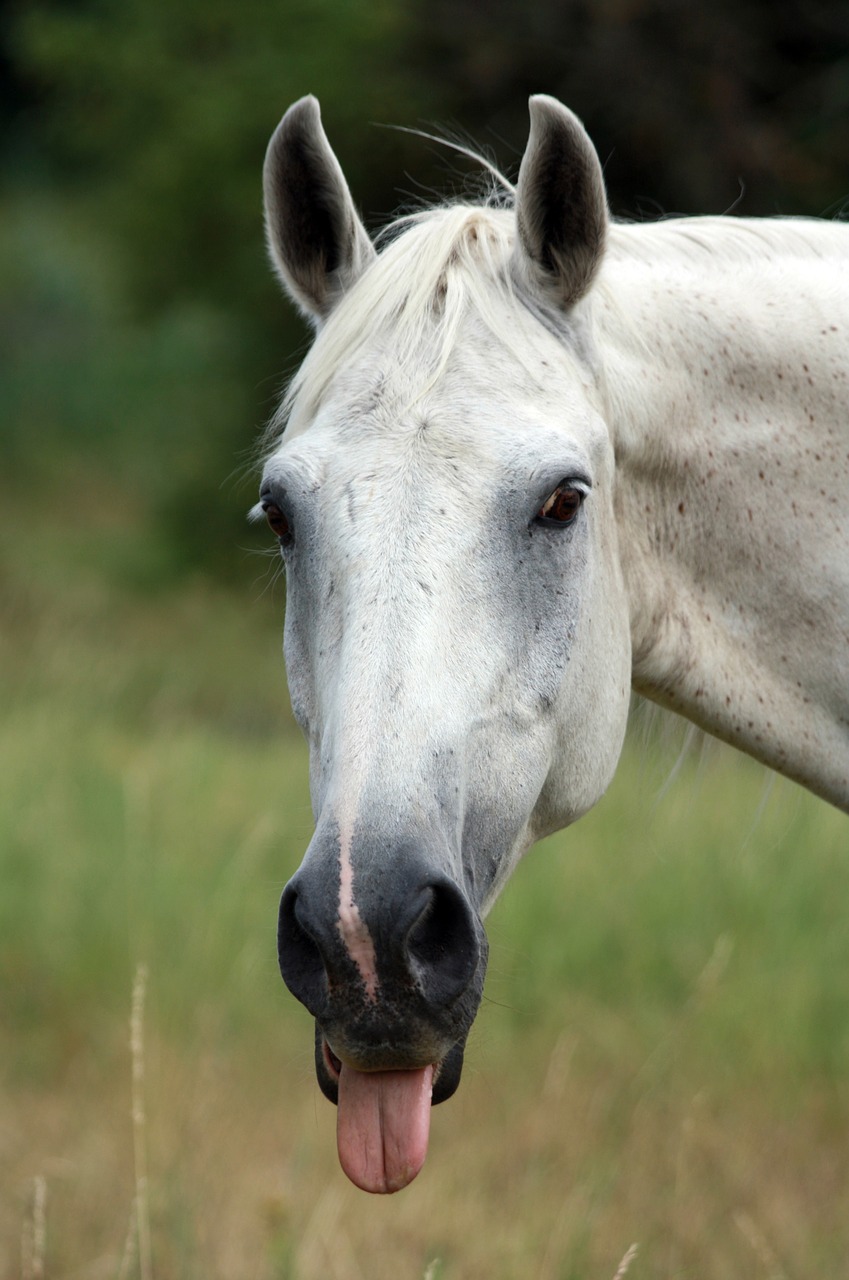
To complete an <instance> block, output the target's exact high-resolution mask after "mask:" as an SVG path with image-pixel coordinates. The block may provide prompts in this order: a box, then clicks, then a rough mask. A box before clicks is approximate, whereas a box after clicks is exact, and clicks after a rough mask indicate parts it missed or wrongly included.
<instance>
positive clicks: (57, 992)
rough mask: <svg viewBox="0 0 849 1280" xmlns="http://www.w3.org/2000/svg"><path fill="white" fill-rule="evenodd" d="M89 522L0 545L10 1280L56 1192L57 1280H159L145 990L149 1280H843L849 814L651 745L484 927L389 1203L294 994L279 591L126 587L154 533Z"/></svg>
mask: <svg viewBox="0 0 849 1280" xmlns="http://www.w3.org/2000/svg"><path fill="white" fill-rule="evenodd" d="M76 494H77V496H76V498H75V500H74V503H75V505H73V507H72V508H71V507H70V506H68V507H64V508H62V509H57V508H56V507H55V505H53V506H51V510H50V511H49V512H47V513H45V512H44V511H43V510H42V511H40V512H39V514H38V518H36V519H34V518H33V515H32V511H33V509H34V508H33V506H32V505H31V502H30V501H29V500H28V501H27V503H26V505H25V504H24V500H23V498H22V497H21V496H20V495H17V496H13V495H12V494H8V493H7V494H5V495H4V501H3V503H2V509H3V515H2V518H0V525H1V526H2V527H0V534H2V539H3V547H4V552H3V560H2V564H0V589H2V600H3V612H4V617H3V628H2V654H1V655H0V701H2V706H3V716H2V724H0V776H2V788H0V886H2V888H0V1275H2V1276H3V1277H6V1276H9V1277H12V1276H16V1275H18V1274H19V1273H21V1268H22V1266H23V1272H22V1273H23V1274H24V1275H27V1274H30V1275H35V1274H36V1273H37V1272H38V1270H39V1265H40V1264H39V1261H38V1259H36V1261H35V1263H33V1262H32V1261H28V1260H27V1259H28V1257H29V1255H30V1254H31V1252H32V1244H31V1236H32V1230H33V1213H34V1204H35V1201H36V1199H37V1200H38V1205H37V1206H36V1208H35V1218H36V1227H37V1228H38V1231H37V1234H40V1232H41V1225H40V1224H41V1223H42V1222H43V1223H44V1230H45V1232H46V1237H45V1243H44V1245H43V1247H42V1245H40V1244H39V1245H38V1246H37V1251H41V1252H43V1257H44V1274H46V1275H47V1276H49V1277H57V1278H58V1277H66V1278H67V1280H71V1278H72V1277H73V1278H77V1280H82V1278H83V1277H90V1278H91V1280H98V1278H100V1277H116V1278H118V1277H121V1276H124V1277H128V1276H135V1275H137V1274H139V1264H138V1261H137V1259H136V1258H135V1257H134V1256H133V1254H132V1250H131V1253H130V1255H128V1256H126V1257H125V1247H126V1241H127V1236H128V1228H129V1224H130V1218H131V1210H132V1205H133V1198H134V1194H135V1172H134V1169H135V1165H134V1161H135V1158H136V1154H137V1152H134V1145H133V1121H132V1117H131V1096H132V1094H131V1061H130V1047H129V1017H130V998H131V990H132V986H133V978H134V974H135V972H136V969H137V966H138V965H139V964H140V963H143V964H144V965H146V966H147V972H148V996H147V1002H146V1007H145V1048H144V1066H145V1078H144V1101H145V1109H146V1121H145V1125H144V1145H145V1151H146V1159H147V1172H148V1195H149V1218H150V1226H151V1246H150V1260H151V1265H152V1275H154V1276H155V1277H157V1280H194V1278H197V1280H201V1278H204V1280H212V1278H218V1277H221V1280H390V1278H391V1280H400V1278H403V1277H416V1278H418V1277H422V1276H424V1274H425V1272H426V1271H428V1274H429V1276H430V1277H431V1280H515V1278H522V1280H524V1278H525V1277H534V1278H535V1280H536V1278H538V1280H612V1278H613V1276H614V1274H615V1273H616V1270H617V1267H618V1265H619V1263H620V1261H621V1259H622V1258H623V1256H624V1255H625V1253H626V1251H627V1250H628V1249H629V1247H630V1246H631V1244H632V1243H635V1242H636V1243H637V1245H638V1252H637V1254H636V1257H635V1258H634V1259H633V1261H632V1262H631V1264H630V1266H629V1268H628V1276H629V1278H630V1277H643V1278H648V1277H650V1278H651V1280H655V1278H656V1277H658V1278H659V1277H663V1278H664V1280H671V1278H672V1277H685V1276H686V1277H698V1278H699V1280H728V1278H729V1277H734V1278H736V1277H740V1278H746V1280H754V1278H757V1277H764V1278H765V1280H766V1278H767V1277H769V1278H771V1280H776V1278H777V1277H786V1278H787V1280H799V1278H800V1277H810V1278H811V1280H814V1278H816V1280H835V1278H839V1277H847V1276H849V825H847V822H846V819H845V818H844V817H842V816H841V815H839V814H838V813H837V812H836V811H834V810H832V809H830V808H829V807H828V806H826V805H824V804H822V803H820V802H818V801H816V800H814V799H812V798H811V797H809V796H807V795H805V794H803V793H802V792H801V791H799V790H798V789H797V788H795V787H793V786H791V785H790V784H786V783H784V782H781V781H778V780H772V779H770V778H769V777H768V776H767V775H766V774H765V773H764V772H763V771H762V770H760V769H759V768H757V767H756V766H754V765H753V764H751V763H750V762H748V761H747V760H745V759H743V758H742V757H740V756H737V755H734V754H732V753H730V752H726V751H725V750H724V749H719V748H716V747H712V746H711V747H704V746H703V745H700V744H699V743H697V744H696V745H695V746H694V747H693V748H692V749H691V750H690V751H688V752H687V753H686V754H685V756H684V758H683V760H682V761H681V762H680V767H678V768H677V770H676V768H675V766H676V761H678V757H679V751H680V746H681V741H682V735H681V734H680V733H679V732H678V731H677V730H676V729H675V728H674V727H673V728H669V727H668V722H665V721H664V722H663V725H662V726H661V729H660V730H659V731H658V729H657V728H655V729H652V730H650V731H648V732H647V733H644V732H643V730H642V728H641V726H640V724H639V723H638V724H637V725H636V727H635V730H634V732H633V733H632V735H631V740H630V742H629V745H628V748H627V751H626V754H625V757H624V759H623V762H622V766H621V768H620V771H619V774H618V777H617V779H616V782H615V784H614V785H613V787H612V788H611V790H610V792H609V794H608V796H607V797H606V798H605V800H604V801H603V802H602V803H601V804H600V805H599V806H598V808H597V809H596V810H595V811H594V812H593V813H592V814H591V815H589V816H588V817H587V818H586V819H585V820H583V821H582V822H581V823H580V824H579V825H578V826H576V827H575V828H574V829H573V830H572V831H570V832H567V833H565V834H563V835H562V836H558V837H557V838H554V839H551V840H549V841H547V842H546V843H545V845H544V846H541V847H539V848H538V849H536V850H534V851H533V852H532V853H531V854H530V855H529V857H528V859H527V861H526V863H525V865H524V866H523V867H521V868H520V869H519V871H518V872H517V874H516V876H515V877H514V881H513V883H512V884H511V886H510V887H509V889H508V891H507V893H506V894H505V896H504V898H503V899H502V901H501V903H500V904H499V905H498V907H497V908H496V910H495V912H494V915H493V917H492V920H491V928H490V936H491V945H492V958H491V966H490V975H489V980H488V985H487V998H486V1000H485V1003H484V1005H483V1008H482V1010H481V1013H480V1015H479V1018H478V1022H477V1024H476V1028H475V1030H474V1032H473V1035H472V1038H471V1041H470V1047H469V1051H468V1054H467V1067H466V1071H465V1076H464V1080H463V1084H462V1086H461V1089H460V1091H459V1093H458V1094H457V1095H456V1097H455V1098H454V1099H453V1100H451V1101H450V1102H448V1103H447V1104H445V1106H444V1107H440V1108H438V1109H437V1110H436V1112H435V1114H434V1124H433V1133H432V1139H431V1151H430V1156H429V1159H428V1162H427V1164H426V1166H425V1169H424V1171H423V1173H422V1175H421V1176H420V1178H419V1179H418V1180H417V1182H416V1183H415V1184H414V1185H413V1186H412V1187H411V1188H409V1190H407V1191H405V1192H403V1193H402V1194H401V1195H399V1196H397V1197H393V1198H390V1199H388V1200H378V1199H371V1198H368V1197H366V1196H364V1195H363V1194H362V1193H360V1192H358V1191H356V1190H355V1189H354V1188H353V1187H351V1186H350V1185H348V1184H347V1183H346V1181H345V1179H344V1177H343V1175H342V1174H341V1172H340V1171H339V1169H338V1166H337V1163H336V1155H335V1140H334V1123H335V1113H334V1111H333V1108H332V1107H330V1105H329V1104H327V1103H326V1102H325V1101H324V1100H323V1099H322V1098H321V1097H320V1096H319V1094H318V1092H317V1089H316V1086H315V1083H314V1078H313V1069H312V1047H311V1046H312V1029H311V1023H310V1019H309V1018H308V1016H307V1015H306V1014H305V1013H304V1012H303V1011H302V1010H300V1009H299V1008H298V1007H297V1006H296V1005H295V1003H294V1002H293V1001H292V999H291V998H290V997H289V996H288V995H287V993H286V992H285V989H284V988H283V985H282V983H281V981H280V979H279V977H278V974H277V970H276V960H275V946H274V932H275V924H276V907H277V899H278V895H279V892H280V889H281V887H282V885H283V883H284V882H285V880H286V878H287V877H288V875H289V874H290V873H291V872H292V871H293V869H294V868H295V867H296V865H297V864H298V862H299V859H300V856H301V853H302V851H303V849H304V847H305V845H306V843H307V841H308V839H309V835H310V831H311V815H310V812H309V807H308V801H307V789H306V751H305V748H304V746H303V744H302V742H301V740H300V736H299V734H298V732H297V730H296V728H295V727H294V725H293V723H292V720H291V717H290V715H289V712H288V708H287V702H286V695H285V688H284V684H283V672H282V663H281V660H280V657H279V630H280V623H281V617H282V604H283V601H282V588H281V587H280V586H279V585H278V586H274V585H273V584H272V583H271V581H270V575H269V573H268V572H267V570H266V567H265V563H264V562H262V561H258V560H257V559H256V558H251V557H247V556H246V557H245V571H244V588H243V590H241V591H239V590H229V591H226V590H224V589H222V588H217V587H214V586H212V585H210V584H209V583H207V582H204V581H201V580H198V581H194V582H190V583H183V584H182V585H181V586H180V587H179V588H175V587H171V588H169V589H168V590H165V589H163V590H159V591H153V590H149V591H147V592H146V593H145V592H144V591H142V590H140V589H139V588H138V586H136V587H135V588H134V589H132V590H131V589H129V588H127V587H124V586H122V583H121V575H120V566H121V564H122V562H123V561H122V557H124V558H126V557H129V556H131V555H135V554H136V551H135V550H134V546H135V540H136V538H137V537H140V536H141V534H140V531H139V530H137V529H135V528H134V527H133V524H132V521H131V520H130V519H129V517H128V514H127V511H126V508H125V504H122V503H117V502H116V503H115V504H114V506H113V507H110V506H109V502H108V500H104V497H103V492H102V491H101V490H98V496H97V501H89V500H88V498H87V495H86V493H85V491H84V487H83V488H81V487H80V485H77V486H76ZM35 509H36V510H37V508H35ZM45 516H47V517H48V518H46V519H45ZM673 773H674V777H671V775H672V774H673ZM37 1189H38V1191H37ZM22 1251H23V1254H24V1255H25V1256H24V1260H23V1263H22V1262H21V1257H22ZM122 1260H123V1261H122Z"/></svg>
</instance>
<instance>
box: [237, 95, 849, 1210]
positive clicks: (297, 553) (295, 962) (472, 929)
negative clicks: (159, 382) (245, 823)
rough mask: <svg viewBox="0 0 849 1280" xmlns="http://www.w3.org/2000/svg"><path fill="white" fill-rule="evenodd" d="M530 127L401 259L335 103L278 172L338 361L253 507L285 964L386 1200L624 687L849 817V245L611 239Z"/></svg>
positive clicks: (292, 120)
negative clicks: (264, 550)
mask: <svg viewBox="0 0 849 1280" xmlns="http://www.w3.org/2000/svg"><path fill="white" fill-rule="evenodd" d="M530 114H531V130H530V137H529V141H528V145H527V149H526V152H525V155H524V158H523V160H522V165H521V169H520V173H519V179H518V184H517V187H516V188H515V190H514V189H513V188H512V187H510V185H509V184H508V183H506V181H504V180H502V181H501V187H502V194H501V196H500V197H495V196H494V197H493V198H492V199H491V201H490V202H489V203H488V204H482V205H465V204H454V205H448V206H445V207H439V208H433V209H430V210H428V211H426V212H423V213H419V214H416V215H414V216H411V217H407V218H402V219H399V220H398V221H397V222H396V223H394V224H393V225H392V226H391V227H390V228H389V229H388V230H387V232H385V233H384V234H383V236H382V237H381V242H380V246H379V251H378V248H376V247H375V245H374V244H373V243H372V241H371V239H370V238H369V236H368V235H367V233H366V231H365V229H364V228H363V225H362V223H361V221H360V218H359V216H358V215H357V213H356V211H355V208H354V205H353V201H352V199H351V195H350V192H349V190H348V186H347V184H346V181H345V178H344V175H343V173H342V171H341V169H340V167H339V164H338V162H337V160H336V158H335V156H334V154H333V152H332V150H331V149H330V146H329V144H328V141H327V139H326V136H325V134H324V131H323V129H322V125H321V120H320V115H319V108H318V104H317V102H316V101H315V99H314V98H304V99H302V100H301V101H300V102H297V103H296V104H295V105H294V106H293V107H291V108H290V110H289V111H288V112H287V113H286V115H285V116H284V118H283V120H282V121H281V123H280V125H279V126H278V128H277V130H276V132H275V134H274V136H273V137H272V140H271V143H270V145H269V149H268V154H267V157H266V163H265V175H264V180H265V208H266V225H267V233H268V242H269V247H270V252H271V256H272V259H273V262H274V264H275V267H276V269H277V271H278V273H279V275H280V277H281V279H282V281H283V284H284V286H285V288H286V290H287V292H288V293H289V294H290V296H291V297H292V298H293V299H294V300H295V302H296V303H297V304H298V305H299V306H300V307H301V308H302V310H303V311H304V312H305V313H306V314H307V315H308V316H309V317H310V319H311V320H312V321H313V323H314V325H315V328H316V330H317V333H316V338H315V342H314V344H313V346H312V348H311V350H310V352H309V354H308V355H307V357H306V359H305V361H304V363H303V365H302V367H301V369H300V371H299V372H298V373H297V375H296V376H295V378H294V379H293V381H292V384H291V386H290V388H289V391H288V393H287V396H286V398H285V401H284V403H283V405H282V406H281V409H280V411H279V413H278V415H277V417H276V419H275V423H274V424H273V431H272V437H273V440H272V444H271V446H270V448H269V451H268V455H267V458H266V463H265V468H264V473H263V478H262V485H261V497H260V504H259V507H258V508H257V512H258V513H261V512H264V513H265V516H266V518H267V519H268V522H269V524H270V526H271V528H272V530H273V531H274V533H275V534H276V536H277V538H278V540H279V543H280V547H281V554H282V556H283V560H284V562H285V566H286V576H287V604H286V623H285V653H286V664H287V670H288V678H289V688H290V693H291V697H292V705H293V708H294V712H295V715H296V717H297V719H298V721H299V723H300V724H301V726H302V728H303V730H304V733H305V734H306V736H307V739H308V741H309V748H310V786H311V793H312V804H313V810H314V813H315V819H316V830H315V835H314V837H313V839H312V841H311V843H310V845H309V848H308V849H307V852H306V854H305V857H304V860H303V863H302V865H301V867H300V869H299V870H298V872H297V873H296V875H295V876H294V877H293V879H292V880H291V881H290V883H289V884H288V885H287V886H286V888H285V890H284V893H283V897H282V900H281V904H280V915H279V931H278V952H279V960H280V968H281V972H282V975H283V978H284V980H285V981H286V983H287V985H288V986H289V988H290V990H291V991H292V992H293V994H294V995H295V996H297V998H298V999H299V1000H301V1001H302V1002H303V1003H304V1004H305V1005H306V1007H307V1008H308V1009H309V1010H310V1012H311V1013H312V1014H313V1016H314V1017H315V1020H316V1069H317V1074H318V1080H319V1084H320V1086H321V1088H322V1090H323V1091H324V1093H325V1094H326V1095H327V1096H328V1097H329V1098H331V1099H332V1100H333V1101H335V1102H338V1108H339V1112H338V1146H339V1155H340V1159H341V1162H342V1165H343V1167H344V1169H345V1171H346V1172H347V1173H348V1175H349V1176H350V1177H351V1178H352V1179H353V1181H354V1182H356V1183H357V1184H358V1185H359V1186H361V1187H363V1188H364V1189H366V1190H369V1191H382V1192H386V1191H395V1190H397V1189H399V1188H400V1187H402V1186H405V1185H406V1184H407V1183H408V1182H409V1181H411V1179H412V1178H413V1177H415V1175H416V1174H417V1172H418V1171H419V1169H420V1168H421V1165H422V1163H423V1161H424V1158H425V1154H426V1150H427V1140H428V1127H429V1120H430V1108H431V1105H432V1103H435V1102H439V1101H442V1100H443V1099H445V1098H447V1097H449V1096H450V1095H451V1093H452V1092H453V1091H454V1090H455V1089H456V1087H457V1084H458V1082H459V1078H460V1073H461V1069H462V1062H463V1051H464V1045H465V1042H466V1037H467V1035H468V1032H469V1029H470V1027H471V1024H472V1021H473V1019H474V1017H475V1014H476V1011H477V1008H478V1005H479V1003H480V999H481V993H482V988H483V980H484V973H485V968H486V953H487V947H486V935H485V932H484V928H483V924H482V920H483V918H484V917H485V915H486V912H487V910H488V908H489V906H490V905H491V904H492V902H493V901H494V899H495V897H496V896H497V894H498V893H499V891H500V889H501V888H502V886H503V885H504V884H505V882H506V881H507V879H508V877H509V875H510V873H511V871H512V869H513V867H514V866H515V865H516V863H517V862H518V860H519V859H520V858H521V856H522V854H523V853H524V852H525V851H526V850H527V849H528V847H529V846H530V845H531V844H532V843H533V842H534V841H535V840H537V839H539V838H540V837H542V836H544V835H546V834H548V833H550V832H552V831H554V830H557V829H559V828H561V827H564V826H566V825H568V824H569V823H571V822H573V821H574V820H575V819H576V818H578V817H580V815H581V814H582V813H584V812H586V810H587V809H588V808H590V806H592V805H593V804H594V803H595V802H596V801H597V800H598V799H599V797H600V796H601V795H602V793H603V792H604V790H605V788H606V787H607V785H608V783H609V781H610V779H611V777H612V775H613V772H614V770H615V768H616V764H617V760H618V757H619V753H620V750H621V746H622V741H623V736H624V732H625V724H626V719H627V714H628V706H629V698H630V691H631V688H632V687H633V688H635V689H636V690H638V691H639V692H640V693H642V694H644V695H646V696H647V697H649V698H652V699H654V700H655V701H657V702H659V703H660V704H662V705H663V706H665V707H669V708H672V709H673V710H675V711H677V712H679V713H681V714H683V715H684V716H686V717H688V718H689V719H690V720H692V721H694V722H695V723H696V724H698V725H700V726H701V727H702V728H703V729H705V730H707V731H708V732H709V733H712V734H715V735H716V736H718V737H720V738H722V739H724V740H726V741H727V742H730V743H733V744H734V745H735V746H737V747H739V748H740V749H742V750H744V751H746V752H748V753H750V754H751V755H753V756H755V757H757V758H758V759H760V760H762V761H763V762H765V763H766V764H768V765H770V766H771V767H773V768H774V769H777V770H779V771H780V772H782V773H784V774H786V775H787V776H789V777H791V778H794V779H796V780H797V781H799V782H801V783H802V784H804V785H805V786H807V787H809V788H810V789H811V790H812V791H814V792H816V793H817V794H819V795H820V796H823V797H825V798H826V799H827V800H830V801H831V802H832V803H834V804H836V805H838V806H840V807H842V808H844V809H849V676H848V675H847V672H849V514H847V510H848V509H849V426H847V400H848V399H849V382H848V380H849V344H848V343H847V335H849V229H847V228H844V227H843V226H841V225H839V224H833V223H821V222H813V221H811V222H808V221H793V220H776V221H763V222H761V221H746V220H740V219H733V218H697V219H676V220H670V221H668V222H664V223H659V224H656V225H651V226H648V225H643V226H626V225H616V224H613V223H611V221H610V219H609V216H608V211H607V203H606V197H605V191H604V184H603V180H602V174H601V168H600V165H599V161H598V158H597V155H596V153H595V150H594V149H593V146H592V144H591V142H590V140H589V138H588V137H587V135H586V133H585V131H584V129H583V127H582V126H581V124H580V123H579V121H578V120H577V119H576V117H575V116H574V115H572V113H571V112H569V111H568V110H567V109H566V108H565V107H563V106H562V105H561V104H560V103H558V102H556V101H555V100H554V99H552V98H548V97H543V96H540V97H534V98H532V99H531V103H530Z"/></svg>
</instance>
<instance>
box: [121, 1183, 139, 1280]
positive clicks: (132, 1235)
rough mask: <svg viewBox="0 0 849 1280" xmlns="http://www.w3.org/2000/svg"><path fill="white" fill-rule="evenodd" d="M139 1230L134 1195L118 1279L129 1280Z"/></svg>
mask: <svg viewBox="0 0 849 1280" xmlns="http://www.w3.org/2000/svg"><path fill="white" fill-rule="evenodd" d="M137 1232H138V1227H137V1223H136V1201H135V1197H133V1203H132V1204H131V1205H130V1221H129V1224H128V1226H127V1238H126V1240H125V1241H124V1252H123V1254H122V1255H121V1266H120V1269H119V1271H118V1280H129V1277H130V1272H131V1270H132V1267H133V1263H134V1262H135V1260H136V1237H137Z"/></svg>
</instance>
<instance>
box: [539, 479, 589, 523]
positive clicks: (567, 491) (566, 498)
mask: <svg viewBox="0 0 849 1280" xmlns="http://www.w3.org/2000/svg"><path fill="white" fill-rule="evenodd" d="M584 496H585V495H584V493H583V491H582V490H581V489H576V488H574V486H572V485H570V484H561V485H558V486H557V488H556V489H555V490H554V493H553V494H552V495H551V497H550V498H546V500H545V502H544V503H543V504H542V506H541V507H540V509H539V511H538V512H537V514H536V518H537V520H541V521H543V522H544V523H546V524H571V523H572V521H573V520H574V519H575V516H576V515H577V514H578V512H579V511H580V509H581V503H582V502H583V501H584Z"/></svg>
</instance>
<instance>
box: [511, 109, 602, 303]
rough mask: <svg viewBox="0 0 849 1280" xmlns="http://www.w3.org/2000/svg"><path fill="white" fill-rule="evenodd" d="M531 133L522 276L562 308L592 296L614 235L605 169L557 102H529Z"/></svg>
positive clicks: (519, 215)
mask: <svg viewBox="0 0 849 1280" xmlns="http://www.w3.org/2000/svg"><path fill="white" fill-rule="evenodd" d="M530 116H531V131H530V136H529V138H528V145H527V148H526V150H525V154H524V157H523V159H522V165H521V168H520V170H519V183H518V189H517V193H516V221H517V229H518V242H517V246H516V251H515V254H514V267H515V269H516V270H517V272H518V274H519V277H520V279H522V280H523V282H524V283H526V284H530V285H531V287H532V288H535V289H537V290H542V291H543V292H544V293H546V294H547V295H548V296H549V297H550V298H552V300H553V301H555V302H556V303H557V304H558V305H559V306H561V307H571V306H572V305H573V303H575V302H577V301H578V299H579V298H581V297H583V295H584V294H585V293H586V292H587V290H588V289H589V287H590V285H591V284H592V281H593V278H594V276H595V273H596V271H597V270H598V267H599V264H600V262H601V259H602V256H603V254H604V245H605V240H606V236H607V224H608V212H607V197H606V194H605V190H604V179H603V177H602V172H601V165H600V163H599V159H598V155H597V154H596V151H595V148H594V147H593V144H592V142H591V141H590V139H589V137H588V136H587V133H586V130H585V129H584V126H583V125H582V124H581V122H580V120H579V119H578V117H577V116H576V115H573V113H572V112H571V111H569V110H568V109H567V108H566V107H564V106H563V105H562V103H560V102H558V101H557V100H556V98H549V97H547V96H546V95H544V94H537V95H535V96H534V97H532V98H531V100H530Z"/></svg>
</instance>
